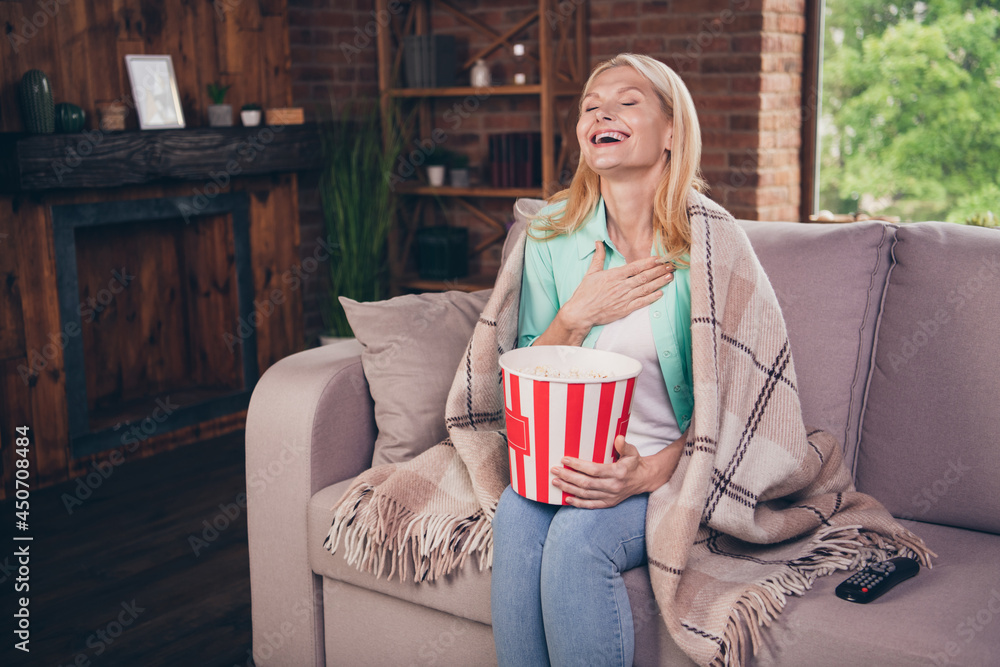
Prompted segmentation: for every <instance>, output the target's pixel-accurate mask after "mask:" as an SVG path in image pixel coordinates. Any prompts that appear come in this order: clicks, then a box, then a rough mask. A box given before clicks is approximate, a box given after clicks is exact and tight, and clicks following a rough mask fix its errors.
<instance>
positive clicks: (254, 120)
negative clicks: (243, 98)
mask: <svg viewBox="0 0 1000 667" xmlns="http://www.w3.org/2000/svg"><path fill="white" fill-rule="evenodd" d="M260 116H261V108H260V105H259V104H257V103H255V102H251V103H249V104H244V105H243V107H242V108H241V109H240V120H241V121H243V127H257V126H258V125H260Z"/></svg>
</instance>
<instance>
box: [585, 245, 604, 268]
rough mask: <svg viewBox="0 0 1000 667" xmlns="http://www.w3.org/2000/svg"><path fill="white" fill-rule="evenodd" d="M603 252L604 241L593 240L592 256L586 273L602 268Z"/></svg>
mask: <svg viewBox="0 0 1000 667" xmlns="http://www.w3.org/2000/svg"><path fill="white" fill-rule="evenodd" d="M604 254H605V253H604V243H602V242H601V241H594V256H593V258H592V259H591V260H590V267H588V268H587V273H597V272H598V271H602V270H604Z"/></svg>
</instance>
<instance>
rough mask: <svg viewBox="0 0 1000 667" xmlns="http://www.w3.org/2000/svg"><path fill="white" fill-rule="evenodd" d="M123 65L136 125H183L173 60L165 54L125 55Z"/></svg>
mask: <svg viewBox="0 0 1000 667" xmlns="http://www.w3.org/2000/svg"><path fill="white" fill-rule="evenodd" d="M125 69H127V70H128V80H129V83H130V84H131V86H132V97H133V99H134V100H135V109H136V112H137V113H138V114H139V127H140V128H141V129H143V130H167V129H180V128H183V127H184V111H183V109H181V96H180V93H179V92H178V89H177V76H176V75H175V74H174V62H173V59H172V58H171V57H170V56H169V55H128V56H125Z"/></svg>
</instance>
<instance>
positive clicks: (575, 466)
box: [560, 456, 614, 477]
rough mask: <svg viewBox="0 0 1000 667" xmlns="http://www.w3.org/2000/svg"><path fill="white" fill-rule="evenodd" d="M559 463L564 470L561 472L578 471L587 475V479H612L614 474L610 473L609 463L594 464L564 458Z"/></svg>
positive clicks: (568, 457)
mask: <svg viewBox="0 0 1000 667" xmlns="http://www.w3.org/2000/svg"><path fill="white" fill-rule="evenodd" d="M560 463H562V464H563V465H564V466H565V468H563V470H571V471H578V472H581V473H583V474H584V475H587V476H589V477H613V476H614V474H613V473H612V471H611V466H612V465H614V464H611V463H594V462H593V461H584V460H583V459H575V458H573V457H570V456H567V457H564V458H563V459H562V460H561V461H560Z"/></svg>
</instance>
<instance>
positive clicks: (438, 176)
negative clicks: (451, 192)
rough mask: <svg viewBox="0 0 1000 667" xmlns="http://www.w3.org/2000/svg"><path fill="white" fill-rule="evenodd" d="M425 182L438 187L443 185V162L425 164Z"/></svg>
mask: <svg viewBox="0 0 1000 667" xmlns="http://www.w3.org/2000/svg"><path fill="white" fill-rule="evenodd" d="M427 182H428V183H430V184H431V186H432V187H435V188H439V187H441V186H442V185H444V165H443V164H430V165H427Z"/></svg>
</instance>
